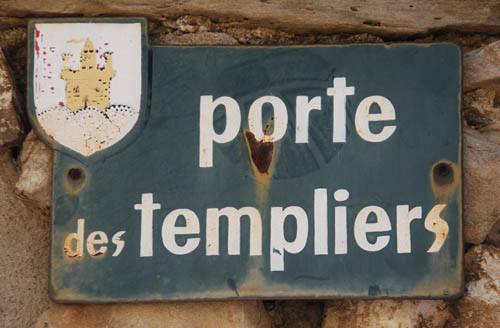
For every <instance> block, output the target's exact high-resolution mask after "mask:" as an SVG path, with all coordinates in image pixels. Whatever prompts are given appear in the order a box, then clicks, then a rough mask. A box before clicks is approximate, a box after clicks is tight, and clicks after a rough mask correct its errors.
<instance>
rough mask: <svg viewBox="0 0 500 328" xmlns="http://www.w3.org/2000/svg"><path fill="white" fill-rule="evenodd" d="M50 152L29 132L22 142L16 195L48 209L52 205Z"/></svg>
mask: <svg viewBox="0 0 500 328" xmlns="http://www.w3.org/2000/svg"><path fill="white" fill-rule="evenodd" d="M52 157H53V153H52V150H51V149H50V148H49V147H47V146H46V145H45V144H44V143H43V142H41V141H40V140H39V139H37V137H36V135H35V134H34V133H33V131H31V132H30V133H29V134H28V136H27V137H26V140H24V142H23V147H22V150H21V155H20V157H19V162H20V166H21V175H20V176H19V180H18V181H17V183H16V190H17V193H18V194H20V195H21V196H23V197H25V198H27V199H28V200H30V201H33V202H34V203H35V204H36V205H37V206H39V207H40V208H43V209H48V208H49V207H50V206H51V203H52Z"/></svg>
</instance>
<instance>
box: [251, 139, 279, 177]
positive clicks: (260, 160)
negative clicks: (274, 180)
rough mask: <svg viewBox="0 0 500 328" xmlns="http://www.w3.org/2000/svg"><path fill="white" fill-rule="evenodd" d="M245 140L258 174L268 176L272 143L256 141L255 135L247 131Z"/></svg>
mask: <svg viewBox="0 0 500 328" xmlns="http://www.w3.org/2000/svg"><path fill="white" fill-rule="evenodd" d="M245 139H246V143H247V146H248V148H249V152H250V157H251V159H252V163H253V165H254V166H255V168H256V169H257V171H258V172H259V173H261V174H267V175H269V168H270V166H271V162H272V160H273V153H274V143H272V142H268V141H264V140H261V141H257V139H255V135H254V134H253V133H252V132H250V131H249V130H245Z"/></svg>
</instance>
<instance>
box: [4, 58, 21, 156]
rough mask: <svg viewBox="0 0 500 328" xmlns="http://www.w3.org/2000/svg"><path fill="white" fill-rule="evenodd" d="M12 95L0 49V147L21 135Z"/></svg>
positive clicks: (13, 93) (9, 79)
mask: <svg viewBox="0 0 500 328" xmlns="http://www.w3.org/2000/svg"><path fill="white" fill-rule="evenodd" d="M14 95H15V92H14V83H13V82H12V80H11V76H10V72H9V68H8V66H7V60H6V59H5V56H4V55H3V52H2V50H1V49H0V147H2V146H4V145H9V144H12V143H15V142H16V141H17V140H18V139H19V137H20V136H21V134H22V128H21V124H20V120H19V116H18V115H17V112H16V105H15V102H14Z"/></svg>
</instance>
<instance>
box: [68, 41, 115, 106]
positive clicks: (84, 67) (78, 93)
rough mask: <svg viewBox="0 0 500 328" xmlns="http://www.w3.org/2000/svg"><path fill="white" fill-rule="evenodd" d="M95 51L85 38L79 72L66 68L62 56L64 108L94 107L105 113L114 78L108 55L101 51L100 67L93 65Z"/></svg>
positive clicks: (94, 62)
mask: <svg viewBox="0 0 500 328" xmlns="http://www.w3.org/2000/svg"><path fill="white" fill-rule="evenodd" d="M97 53H98V50H96V49H95V48H94V45H93V44H92V41H91V40H90V39H87V40H86V41H85V45H84V46H83V49H82V51H81V52H80V69H78V70H74V69H71V68H70V67H69V57H70V56H69V55H67V54H63V69H62V70H61V79H63V80H64V81H66V90H65V92H66V96H65V98H66V101H65V106H66V108H68V109H69V110H71V111H77V110H79V109H81V108H84V107H95V108H97V109H99V110H100V111H105V110H106V107H108V106H109V104H110V97H109V94H110V89H111V79H112V78H113V77H114V76H115V75H116V70H114V69H113V60H112V55H111V53H110V52H105V53H104V54H103V57H104V66H102V67H99V66H97V59H96V57H97Z"/></svg>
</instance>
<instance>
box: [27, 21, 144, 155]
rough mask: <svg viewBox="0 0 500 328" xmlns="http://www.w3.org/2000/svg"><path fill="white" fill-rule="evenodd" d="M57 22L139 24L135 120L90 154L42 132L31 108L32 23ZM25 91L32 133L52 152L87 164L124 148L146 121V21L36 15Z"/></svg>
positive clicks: (42, 129)
mask: <svg viewBox="0 0 500 328" xmlns="http://www.w3.org/2000/svg"><path fill="white" fill-rule="evenodd" d="M42 23H43V24H61V23H108V24H130V23H139V24H140V26H141V43H140V44H141V95H140V108H139V109H138V110H139V116H138V117H137V120H136V121H135V123H134V125H133V127H132V129H131V130H130V131H129V132H128V133H127V134H126V135H124V136H123V137H122V138H121V139H120V140H118V141H117V142H116V143H114V144H112V145H110V146H108V147H107V148H104V149H102V150H99V151H96V152H94V153H92V154H90V155H84V154H81V153H79V152H77V151H75V150H73V149H71V148H69V147H67V146H64V145H62V144H61V143H59V142H58V141H57V140H55V139H54V138H53V137H52V136H50V135H49V134H47V133H46V131H45V129H44V128H43V126H42V125H41V124H40V122H39V120H38V118H37V115H36V108H35V90H34V87H33V85H34V65H35V61H34V43H35V40H34V32H35V25H36V24H42ZM27 33H28V36H27V43H28V44H27V46H28V53H27V74H28V76H27V79H26V83H27V93H26V98H27V99H26V107H27V112H28V118H29V121H30V123H31V125H32V126H33V129H34V131H35V133H36V135H37V136H38V137H39V138H40V139H41V140H42V141H43V142H44V143H45V144H47V145H48V146H49V147H50V148H52V149H54V150H55V151H58V152H62V153H64V154H66V155H68V156H70V157H72V158H73V159H75V160H76V161H78V162H81V163H88V162H91V161H99V160H102V159H104V158H106V157H109V156H111V155H113V154H114V153H117V152H120V151H122V150H123V149H125V148H126V147H127V146H128V145H129V144H130V143H131V142H132V141H133V140H134V139H135V138H137V136H138V135H139V133H140V132H141V131H142V129H143V128H144V126H145V125H146V123H147V119H148V116H149V102H150V97H149V87H150V74H149V70H150V66H149V59H150V51H149V43H148V35H147V20H146V19H145V18H142V17H132V18H129V17H127V18H119V17H116V18H113V17H99V18H49V19H44V18H39V19H30V20H29V21H28V30H27Z"/></svg>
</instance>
